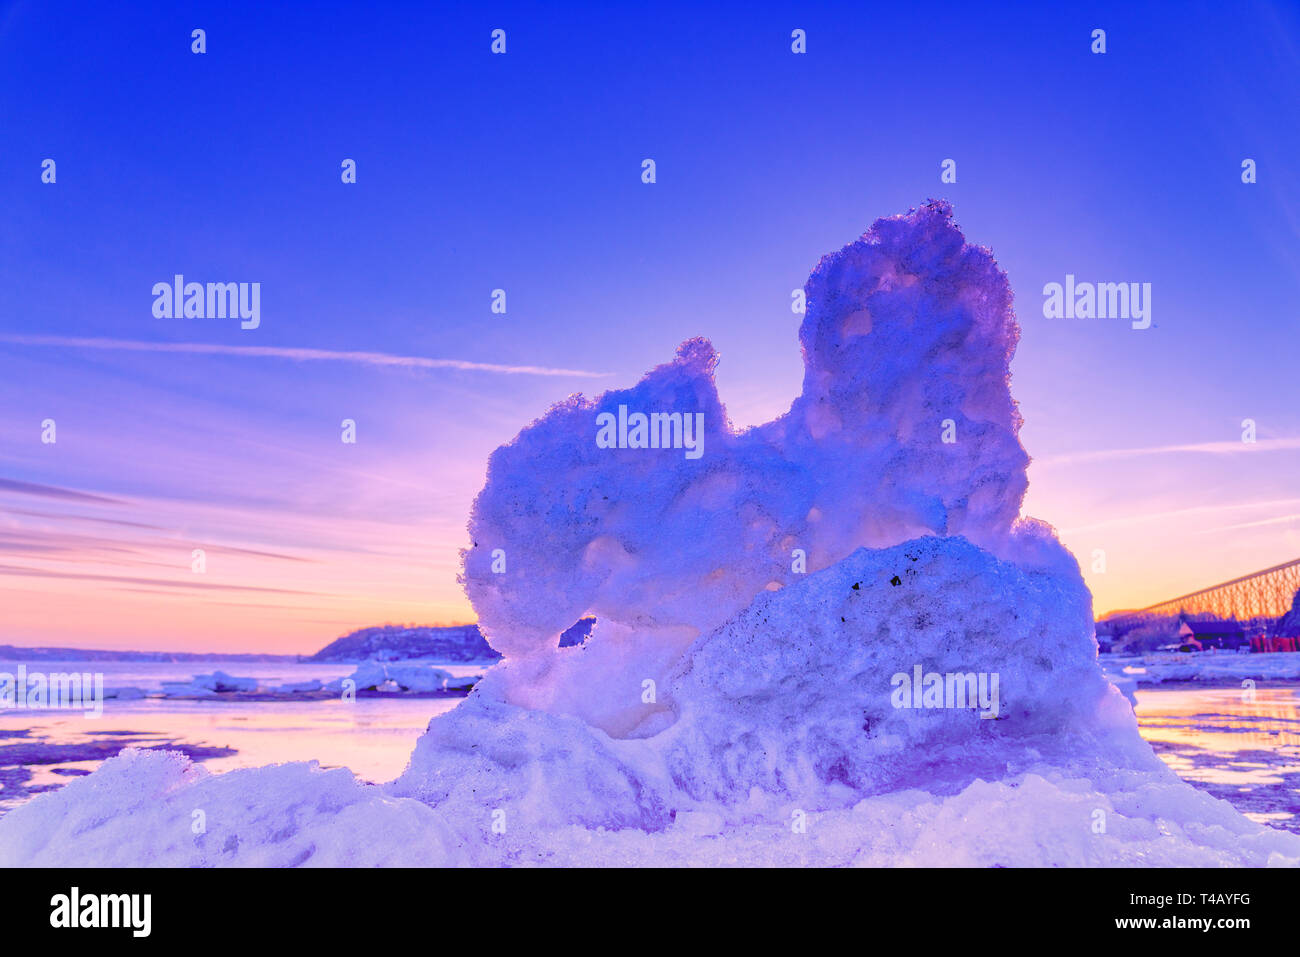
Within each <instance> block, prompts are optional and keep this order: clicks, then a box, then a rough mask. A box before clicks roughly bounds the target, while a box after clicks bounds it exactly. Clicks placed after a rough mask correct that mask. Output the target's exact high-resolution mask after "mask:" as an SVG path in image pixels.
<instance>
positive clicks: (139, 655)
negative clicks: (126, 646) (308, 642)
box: [0, 645, 311, 664]
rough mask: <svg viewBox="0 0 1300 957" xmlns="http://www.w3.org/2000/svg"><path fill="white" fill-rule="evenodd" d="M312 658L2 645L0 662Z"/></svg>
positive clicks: (295, 661) (290, 660)
mask: <svg viewBox="0 0 1300 957" xmlns="http://www.w3.org/2000/svg"><path fill="white" fill-rule="evenodd" d="M310 657H311V656H310V655H266V654H249V653H247V652H244V653H241V654H237V653H235V652H224V653H223V652H204V651H113V650H109V649H104V648H49V647H35V648H22V647H19V646H17V645H0V661H140V662H160V663H163V664H166V663H171V662H186V661H196V662H207V661H246V662H278V663H285V662H288V663H293V664H303V663H306V662H307V660H308V659H309V658H310Z"/></svg>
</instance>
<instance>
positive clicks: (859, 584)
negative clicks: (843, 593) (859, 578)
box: [853, 582, 862, 591]
mask: <svg viewBox="0 0 1300 957" xmlns="http://www.w3.org/2000/svg"><path fill="white" fill-rule="evenodd" d="M860 587H862V582H854V583H853V590H854V591H857V590H858V589H859V588H860Z"/></svg>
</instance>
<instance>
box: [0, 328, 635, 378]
mask: <svg viewBox="0 0 1300 957" xmlns="http://www.w3.org/2000/svg"><path fill="white" fill-rule="evenodd" d="M0 342H8V343H12V344H14V345H22V346H60V347H62V348H65V349H109V350H116V351H124V352H171V353H178V352H179V353H188V354H191V355H211V356H244V357H247V358H256V359H289V360H292V361H295V362H317V361H324V362H352V363H356V364H358V365H366V366H395V367H398V368H406V369H460V370H464V371H469V372H498V373H504V374H506V375H542V376H570V377H577V378H583V379H600V378H604V377H605V376H610V375H613V373H612V372H590V371H588V370H585V369H555V368H551V367H549V366H517V365H502V364H498V363H495V362H469V361H466V360H464V359H431V358H428V357H427V356H395V355H391V354H389V353H387V352H357V351H347V350H343V351H340V350H334V349H307V348H286V347H282V346H230V345H221V344H217V343H207V342H141V341H138V340H134V339H96V338H80V337H75V336H23V335H0Z"/></svg>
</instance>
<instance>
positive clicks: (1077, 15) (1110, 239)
mask: <svg viewBox="0 0 1300 957" xmlns="http://www.w3.org/2000/svg"><path fill="white" fill-rule="evenodd" d="M1045 7H1046V5H1036V4H1023V5H1020V4H1012V5H1007V6H1005V7H1003V8H1002V9H999V10H997V11H990V10H987V9H982V8H980V7H978V6H974V7H969V8H960V7H957V5H955V4H929V5H927V4H918V5H907V6H906V7H903V6H902V5H885V4H880V5H872V4H819V5H813V6H807V5H795V4H788V5H778V4H772V5H768V4H761V5H758V6H757V7H755V6H752V5H732V6H727V7H718V8H715V10H714V11H713V12H704V13H702V12H699V11H698V10H694V9H692V8H691V7H690V6H687V5H673V4H657V5H654V6H652V7H645V6H636V7H628V8H626V9H624V10H621V11H587V10H581V11H577V10H574V9H572V8H571V9H568V10H566V9H563V8H561V7H559V6H549V7H545V8H541V9H536V8H533V7H531V6H529V5H500V4H496V5H492V6H490V7H486V8H482V7H476V6H475V5H469V4H464V5H456V6H443V5H395V6H392V7H389V6H380V5H375V6H374V7H372V8H353V9H350V10H349V9H345V8H342V7H339V6H333V5H324V6H322V7H320V8H316V7H313V8H312V9H310V10H291V9H289V8H286V7H275V8H273V9H264V8H263V7H262V6H260V5H251V4H249V5H243V4H199V5H192V6H186V5H170V4H157V5H145V4H124V5H114V6H112V7H110V8H95V7H89V6H78V5H63V4H37V3H31V2H19V3H10V4H5V5H3V6H0V282H2V283H3V288H4V290H5V299H4V304H3V307H2V308H0V369H3V375H0V480H5V481H7V482H9V483H10V484H9V485H8V486H4V485H0V509H3V510H4V511H3V512H0V514H2V515H3V516H4V518H3V521H4V524H3V525H2V526H0V532H3V534H4V538H3V539H2V540H0V601H3V602H4V604H6V605H7V606H9V607H10V614H9V620H8V622H7V628H6V629H5V632H4V633H3V634H0V641H5V640H8V641H13V642H17V643H36V642H41V643H48V644H53V643H64V644H80V645H102V646H126V645H131V646H136V647H183V646H184V647H198V646H202V647H205V648H207V647H211V648H219V649H220V648H226V649H228V650H274V651H280V650H286V651H298V650H310V649H313V648H315V647H317V646H319V645H321V644H324V642H325V641H327V640H328V639H329V638H331V637H333V636H334V635H335V634H337V633H338V632H340V631H342V630H345V629H347V628H350V627H359V626H363V625H367V624H372V623H374V622H376V621H382V620H386V619H391V620H419V621H458V620H468V619H469V618H470V617H471V612H470V610H469V608H468V605H467V604H466V603H465V601H464V599H463V597H462V596H461V594H460V592H459V588H458V587H457V586H456V583H455V568H456V549H457V548H459V547H460V546H461V545H462V544H464V538H465V535H464V522H465V517H466V514H467V511H468V507H469V504H470V502H471V501H472V498H473V495H474V494H475V493H476V492H477V490H478V488H479V487H480V485H481V483H482V478H483V468H484V464H485V461H486V457H487V455H488V454H489V453H490V451H491V450H492V449H493V448H494V447H495V446H496V445H498V444H500V443H502V442H504V441H508V440H509V439H510V438H511V437H512V436H513V435H514V434H515V433H516V432H517V431H518V429H519V428H520V427H521V426H523V425H525V424H526V423H527V422H529V421H531V420H532V419H533V418H535V417H536V416H538V415H540V414H541V413H542V412H543V411H544V410H545V409H546V407H547V406H548V405H549V404H550V403H551V402H553V401H555V400H557V399H560V398H562V397H563V396H564V395H566V394H568V393H570V392H574V391H584V392H587V393H592V392H599V391H602V390H603V389H605V388H612V387H616V386H624V385H627V384H630V382H632V381H634V380H635V379H636V378H637V377H639V376H640V374H641V373H643V372H644V371H645V370H647V369H648V368H650V367H652V366H653V365H655V364H657V363H659V362H662V361H665V360H666V359H668V358H669V357H671V355H672V353H673V350H674V348H675V347H676V345H677V344H678V343H679V342H680V341H681V340H683V339H686V338H689V337H692V336H696V335H705V336H708V337H709V338H711V339H712V340H713V342H714V344H715V346H717V348H718V350H719V351H720V353H721V355H722V363H721V365H720V367H719V372H718V380H719V388H720V391H721V393H722V396H723V399H724V401H725V402H727V404H728V409H729V411H730V413H731V415H732V417H733V419H734V420H735V421H736V422H737V423H738V424H753V423H757V422H760V421H763V420H764V419H766V418H769V417H771V416H772V415H775V414H779V413H780V412H781V411H784V409H785V408H786V407H787V405H788V403H789V401H790V399H791V398H793V396H794V395H795V394H796V393H797V392H798V390H799V386H800V380H801V376H802V365H801V360H800V356H799V351H798V347H797V340H796V337H795V333H796V329H797V324H798V317H797V316H794V315H793V314H792V313H791V312H790V306H789V304H790V291H791V290H792V289H793V288H795V287H798V286H800V285H802V283H803V281H804V279H805V278H806V276H807V274H808V271H809V270H810V269H811V268H812V266H814V265H815V264H816V262H817V260H818V259H819V258H820V257H821V256H822V255H824V254H825V253H828V252H831V251H833V250H835V249H838V248H839V247H840V246H842V245H844V244H845V243H847V242H849V241H851V240H852V239H854V238H855V237H856V236H858V235H859V234H861V233H862V232H863V231H864V230H865V229H866V228H867V227H868V226H869V225H870V224H871V222H872V221H873V220H874V219H875V218H877V217H879V216H885V215H891V214H894V213H898V212H903V211H905V210H906V209H908V208H909V207H911V206H915V205H917V204H918V203H920V202H923V201H924V200H925V199H927V198H929V197H943V198H946V199H949V200H951V201H952V202H953V204H954V207H955V217H956V219H957V221H958V223H960V224H961V226H962V227H963V229H964V231H965V233H966V235H967V238H968V239H969V240H970V241H972V242H976V243H980V244H982V245H986V246H988V247H990V248H991V249H992V250H993V252H994V254H995V256H996V257H997V259H998V261H999V263H1000V264H1001V266H1002V267H1003V268H1004V269H1006V270H1007V272H1008V275H1009V277H1010V281H1011V284H1012V288H1013V289H1014V291H1015V293H1016V297H1017V313H1018V315H1019V318H1020V322H1021V324H1022V327H1023V334H1022V340H1021V345H1020V350H1019V352H1018V354H1017V358H1016V360H1015V362H1014V364H1013V367H1012V368H1013V373H1014V379H1013V382H1012V390H1013V394H1014V395H1015V396H1016V398H1017V399H1018V400H1019V402H1020V405H1021V411H1022V413H1023V414H1024V416H1025V419H1026V424H1025V427H1024V430H1023V432H1022V439H1023V441H1024V443H1025V446H1026V448H1027V449H1028V450H1029V452H1030V454H1031V455H1032V456H1034V458H1035V459H1036V462H1035V464H1034V465H1033V466H1032V467H1031V471H1030V479H1031V490H1030V494H1029V498H1028V501H1027V503H1026V511H1027V512H1028V513H1030V514H1034V515H1036V516H1038V517H1041V518H1043V519H1045V520H1047V521H1050V522H1052V523H1053V524H1055V525H1057V526H1058V528H1060V529H1061V530H1062V533H1063V537H1064V539H1065V541H1066V543H1067V544H1069V545H1070V546H1071V547H1072V548H1074V549H1075V550H1076V552H1077V553H1078V554H1079V555H1080V559H1081V563H1082V564H1083V565H1084V567H1085V572H1086V573H1087V577H1088V580H1089V584H1090V585H1091V586H1092V587H1093V589H1094V593H1095V595H1096V597H1097V606H1098V610H1099V611H1102V610H1106V609H1108V608H1114V607H1124V606H1127V605H1134V604H1145V603H1147V602H1154V601H1156V600H1159V599H1163V598H1167V597H1170V595H1172V594H1177V593H1179V592H1181V591H1188V590H1191V589H1193V588H1196V587H1199V586H1201V585H1206V584H1211V583H1213V582H1215V581H1218V580H1221V579H1224V578H1228V577H1232V576H1234V575H1237V574H1242V573H1245V572H1248V571H1251V570H1253V569H1255V568H1262V567H1265V566H1267V565H1271V564H1275V563H1277V562H1280V561H1284V560H1287V559H1290V558H1294V557H1296V556H1297V555H1300V518H1297V516H1300V482H1297V480H1296V476H1297V474H1300V469H1298V466H1300V450H1298V449H1297V447H1296V445H1297V443H1296V441H1295V440H1296V437H1298V436H1300V409H1298V408H1297V402H1296V399H1297V394H1298V391H1300V390H1298V389H1297V379H1296V375H1297V373H1296V370H1297V368H1300V346H1298V345H1297V343H1300V336H1298V333H1300V306H1298V305H1297V303H1300V185H1298V183H1297V176H1296V173H1297V169H1300V160H1298V159H1297V157H1300V132H1298V129H1297V127H1298V124H1296V123H1295V122H1294V120H1293V118H1294V117H1296V116H1300V84H1297V82H1296V77H1297V76H1300V9H1298V8H1297V6H1296V5H1294V4H1233V5H1211V4H1088V5H1075V6H1071V7H1069V8H1066V9H1059V8H1055V7H1053V8H1050V9H1048V8H1045ZM196 27H199V28H203V29H204V30H206V32H207V52H206V53H204V54H202V55H196V54H193V53H191V52H190V43H191V40H190V31H191V30H193V29H194V28H196ZM796 27H798V28H802V29H804V30H806V31H807V36H808V52H807V54H805V55H794V54H792V53H791V51H790V32H791V30H792V29H794V28H796ZM494 28H502V29H504V30H506V32H507V49H508V52H507V54H506V55H504V56H494V55H492V54H491V53H490V51H489V45H490V32H491V31H492V30H493V29H494ZM1095 28H1102V29H1105V30H1106V32H1107V52H1106V53H1105V54H1104V55H1096V54H1093V53H1092V52H1091V51H1090V44H1091V39H1090V34H1091V31H1092V30H1093V29H1095ZM47 157H48V158H53V159H55V161H56V163H57V182H56V183H55V184H54V185H48V184H43V183H41V181H40V172H41V162H42V160H44V159H45V158H47ZM647 157H649V158H653V159H654V160H655V161H656V164H657V182H656V183H655V184H653V185H646V184H643V183H642V182H641V179H640V172H641V161H642V159H644V158H647ZM1246 157H1250V158H1253V159H1254V160H1256V162H1257V164H1258V176H1259V182H1258V183H1256V184H1253V185H1245V184H1243V183H1242V182H1241V179H1240V164H1241V161H1242V159H1243V158H1246ZM344 158H351V159H354V160H356V162H357V170H358V173H357V183H356V184H354V185H344V184H342V183H341V182H340V176H339V174H340V163H341V162H342V160H343V159H344ZM947 158H952V159H955V160H956V162H957V172H958V179H957V182H956V183H955V184H943V183H941V182H940V178H939V174H940V164H941V162H942V161H943V160H944V159H947ZM177 272H181V273H184V274H185V275H186V277H187V278H188V279H193V280H197V281H257V282H260V283H261V284H262V321H261V326H260V327H259V328H258V329H256V330H241V329H240V328H239V324H238V322H233V321H226V320H195V319H190V320H165V319H157V318H155V317H154V316H153V314H152V311H151V306H152V296H151V293H150V289H151V287H152V285H153V284H154V283H155V282H158V281H169V280H170V279H171V277H172V275H173V274H175V273H177ZM1066 273H1073V274H1074V275H1076V276H1077V277H1079V278H1080V279H1091V280H1094V281H1135V282H1150V283H1151V284H1152V287H1153V312H1154V323H1153V327H1152V328H1151V329H1148V330H1141V331H1136V330H1132V329H1129V328H1128V327H1127V324H1125V323H1123V322H1119V321H1111V320H1073V321H1072V320H1049V319H1045V318H1044V317H1043V315H1042V309H1041V304H1042V294H1041V290H1042V287H1043V284H1044V283H1046V282H1051V281H1057V282H1059V281H1062V280H1063V278H1064V276H1065V274H1066ZM494 288H504V289H505V290H506V291H507V297H508V300H507V301H508V311H507V314H506V315H504V316H502V315H494V314H492V312H491V311H490V308H489V305H490V294H491V291H492V290H493V289H494ZM31 337H45V338H44V339H43V340H42V341H38V342H34V341H33V340H32V338H31ZM20 339H21V340H22V341H18V340H20ZM73 339H76V340H85V339H102V340H110V341H112V342H115V343H117V344H118V346H117V347H114V348H104V347H103V346H102V344H101V346H97V347H89V346H87V345H85V344H82V345H70V344H67V340H73ZM59 342H62V343H63V344H58V343H59ZM123 343H146V344H154V345H157V344H182V345H184V344H189V345H195V344H199V345H218V346H226V347H237V348H238V349H244V348H245V347H257V348H263V349H266V348H269V349H273V350H274V349H284V350H301V349H313V350H326V351H338V352H357V351H361V352H373V353H383V354H388V355H397V356H412V357H426V358H435V359H448V360H459V361H462V362H467V363H482V364H488V365H491V366H506V367H517V366H529V367H542V368H544V369H550V370H577V371H582V372H587V373H593V374H600V375H588V376H575V375H568V374H556V375H539V374H535V373H531V372H530V373H520V372H502V371H493V370H491V369H476V368H471V369H447V368H433V369H427V368H410V367H404V366H383V365H375V364H373V363H366V362H358V361H350V360H348V361H345V360H329V361H320V360H302V359H292V358H281V357H268V356H266V355H251V354H238V353H236V354H224V355H213V354H205V353H188V352H164V351H138V350H137V349H126V348H122V347H121V345H122V344H123ZM46 418H53V419H55V420H56V422H57V423H58V441H57V443H56V444H55V445H53V446H51V445H45V444H42V443H41V442H40V422H41V421H42V420H44V419H46ZM343 418H353V419H355V420H356V421H357V423H358V442H357V444H356V445H355V446H345V445H342V444H341V443H340V441H339V424H340V421H341V420H342V419H343ZM1244 418H1253V419H1254V420H1255V421H1256V422H1257V428H1258V432H1259V438H1260V442H1259V443H1257V444H1256V445H1255V446H1253V447H1248V446H1243V445H1242V444H1241V443H1240V441H1239V439H1240V435H1241V421H1242V420H1243V419H1244ZM1170 447H1179V448H1183V449H1184V450H1183V451H1159V450H1162V449H1169V448H1170ZM1186 447H1192V450H1186ZM1123 450H1143V451H1141V452H1140V454H1138V453H1132V454H1124V455H1113V454H1109V453H1113V452H1116V451H1123ZM14 483H27V484H25V485H21V486H19V485H16V484H14ZM32 486H43V487H46V488H45V489H44V490H41V489H33V488H32ZM6 489H7V491H6ZM61 490H72V491H75V492H77V493H80V494H82V495H92V496H98V497H99V498H100V499H109V500H110V501H107V502H105V501H96V500H90V499H81V498H76V497H75V496H69V495H68V494H66V493H65V492H63V491H61ZM128 522H129V523H133V524H129V525H128V524H123V523H128ZM137 525H145V526H150V528H149V529H144V528H137V527H135V526H137ZM197 547H203V548H205V549H206V550H207V551H208V568H207V571H206V572H205V577H204V578H203V579H196V578H195V577H194V575H193V574H192V572H191V554H192V549H193V548H197ZM1094 548H1103V549H1105V550H1106V553H1107V570H1106V572H1105V573H1093V572H1092V571H1091V569H1090V567H1089V565H1090V561H1091V559H1090V557H1089V556H1090V555H1091V551H1092V549H1094ZM200 582H201V584H200ZM259 589H260V590H259ZM51 609H54V611H53V612H52V611H51Z"/></svg>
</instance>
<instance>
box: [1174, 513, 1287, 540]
mask: <svg viewBox="0 0 1300 957" xmlns="http://www.w3.org/2000/svg"><path fill="white" fill-rule="evenodd" d="M1296 521H1300V512H1296V513H1293V514H1291V515H1278V516H1277V517H1276V518H1264V519H1260V520H1259V521H1258V522H1241V523H1240V524H1237V525H1220V526H1219V527H1218V528H1207V529H1205V530H1203V531H1201V532H1199V533H1198V534H1201V535H1208V534H1210V533H1211V532H1231V531H1235V530H1236V529H1239V528H1258V527H1260V526H1261V525H1286V524H1289V523H1290V522H1296Z"/></svg>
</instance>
